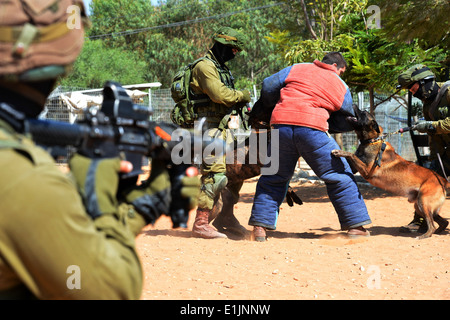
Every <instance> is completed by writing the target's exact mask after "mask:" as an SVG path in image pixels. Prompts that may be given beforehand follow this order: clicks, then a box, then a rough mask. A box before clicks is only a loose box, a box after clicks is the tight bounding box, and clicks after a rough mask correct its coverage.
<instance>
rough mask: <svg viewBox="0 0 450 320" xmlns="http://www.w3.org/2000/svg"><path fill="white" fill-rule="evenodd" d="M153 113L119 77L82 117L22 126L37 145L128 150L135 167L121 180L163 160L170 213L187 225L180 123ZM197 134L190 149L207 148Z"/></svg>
mask: <svg viewBox="0 0 450 320" xmlns="http://www.w3.org/2000/svg"><path fill="white" fill-rule="evenodd" d="M152 113H153V111H152V110H151V109H150V108H147V107H144V106H140V105H136V104H133V101H132V100H131V98H130V97H129V96H128V94H127V93H126V91H125V89H124V88H123V87H122V86H121V85H120V84H119V83H116V82H111V81H109V82H107V83H106V84H105V86H104V88H103V103H102V106H101V108H100V109H94V108H90V109H87V110H85V112H84V117H83V119H82V120H80V121H77V123H74V124H69V123H65V122H59V121H51V120H38V119H25V120H24V132H25V133H30V134H31V135H32V137H33V140H34V141H35V142H36V143H37V144H39V145H42V146H46V147H51V148H53V147H55V146H56V147H57V146H60V147H67V146H73V147H74V148H75V149H76V150H77V152H78V153H80V154H82V155H84V156H87V157H90V158H93V159H99V158H111V157H117V156H119V155H121V156H122V157H123V156H125V160H127V161H129V162H131V163H132V165H133V170H132V171H131V172H129V173H124V174H121V177H120V178H121V182H122V181H132V182H134V183H135V182H136V180H137V176H138V175H139V174H141V173H142V171H141V167H142V163H143V159H144V157H150V158H152V159H158V160H163V161H164V162H165V163H166V164H167V167H168V170H169V175H170V180H171V195H172V201H171V207H170V212H169V213H166V214H168V215H170V217H171V219H172V223H173V227H174V228H176V227H179V226H181V227H184V228H186V227H187V224H186V223H187V220H188V218H189V209H188V208H189V207H188V203H187V199H184V198H181V197H180V191H181V187H182V184H181V179H182V178H183V177H184V176H185V175H186V174H187V172H188V174H189V172H191V171H192V170H188V171H186V170H187V169H188V168H189V167H190V165H189V164H178V165H175V164H173V162H172V160H171V152H172V149H173V148H174V147H175V146H176V145H177V144H178V143H179V142H178V141H172V133H173V132H174V131H175V130H176V129H178V127H177V126H175V125H173V124H169V123H157V122H153V121H150V120H149V116H150V115H151V114H152ZM183 130H185V129H183ZM196 139H201V136H200V137H197V136H195V135H194V136H192V138H191V146H192V149H194V148H193V146H194V145H196V146H198V145H201V146H202V148H201V149H202V150H203V146H204V144H203V142H200V141H195V140H196ZM209 143H219V141H217V140H213V141H211V142H209ZM220 143H221V144H222V142H220ZM196 149H198V148H196ZM128 183H129V182H128Z"/></svg>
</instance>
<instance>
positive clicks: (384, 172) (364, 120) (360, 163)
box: [332, 105, 450, 239]
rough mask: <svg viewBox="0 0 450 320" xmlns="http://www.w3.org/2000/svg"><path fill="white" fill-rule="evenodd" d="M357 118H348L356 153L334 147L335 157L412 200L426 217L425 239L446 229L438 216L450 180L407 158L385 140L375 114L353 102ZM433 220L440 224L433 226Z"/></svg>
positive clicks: (370, 181) (387, 189)
mask: <svg viewBox="0 0 450 320" xmlns="http://www.w3.org/2000/svg"><path fill="white" fill-rule="evenodd" d="M353 109H354V111H355V115H356V117H348V118H347V121H349V122H350V123H351V124H352V126H353V128H354V129H355V132H356V135H357V136H358V139H359V141H360V145H359V147H358V149H357V150H356V152H355V153H354V154H353V153H350V152H346V151H342V150H333V151H332V154H333V155H334V156H336V157H344V158H346V159H347V160H348V162H349V164H350V166H351V167H352V169H353V171H354V173H356V171H357V172H359V173H360V174H361V176H362V177H363V178H364V179H365V180H367V182H369V183H370V184H372V185H374V186H376V187H378V188H381V189H383V190H386V191H389V192H392V193H393V194H396V195H400V196H404V197H407V198H408V201H409V202H411V203H414V208H415V210H416V212H417V213H418V214H419V215H420V216H421V217H423V218H424V219H425V221H426V223H427V226H428V231H427V232H426V233H424V234H423V235H421V236H420V237H418V238H419V239H424V238H428V237H431V235H432V234H433V233H440V232H442V231H444V230H445V228H446V227H447V225H448V221H447V220H445V219H444V218H442V217H441V216H440V215H439V211H440V209H441V208H442V206H443V204H444V202H445V199H446V189H447V188H448V187H450V183H448V181H447V180H445V179H444V178H443V177H441V176H440V175H438V174H437V173H436V172H434V171H432V170H430V169H427V168H424V167H421V166H419V165H417V164H415V163H413V162H410V161H407V160H405V159H403V158H402V157H401V156H399V155H398V154H397V153H396V152H395V150H394V148H393V147H392V145H391V144H390V143H389V142H386V141H385V140H384V137H385V136H384V135H383V133H382V128H381V127H380V126H379V125H378V124H377V122H376V121H375V117H374V116H373V115H371V114H370V113H369V112H367V111H361V110H359V109H358V107H357V106H356V105H353ZM433 220H434V221H436V223H437V224H438V225H439V227H438V228H437V229H436V227H435V226H434V223H433Z"/></svg>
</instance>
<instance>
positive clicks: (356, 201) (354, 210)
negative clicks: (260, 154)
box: [249, 125, 371, 230]
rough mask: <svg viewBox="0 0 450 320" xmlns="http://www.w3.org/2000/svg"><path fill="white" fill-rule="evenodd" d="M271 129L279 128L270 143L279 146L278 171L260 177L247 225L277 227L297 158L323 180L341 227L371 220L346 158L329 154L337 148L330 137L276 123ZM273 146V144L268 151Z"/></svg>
mask: <svg viewBox="0 0 450 320" xmlns="http://www.w3.org/2000/svg"><path fill="white" fill-rule="evenodd" d="M274 128H275V129H278V130H279V141H271V142H270V143H271V144H274V143H275V144H278V146H279V159H278V160H279V167H278V172H277V173H276V174H274V175H261V177H260V178H259V180H258V184H257V186H256V192H255V197H254V201H253V207H252V213H251V216H250V220H249V225H252V226H261V227H265V228H267V229H270V230H275V229H276V225H277V218H278V213H279V207H280V205H281V203H282V202H283V200H284V198H285V197H286V192H287V188H288V185H289V181H290V179H291V178H292V175H293V173H294V170H295V166H296V163H297V161H298V158H299V157H302V158H303V159H304V160H305V161H306V163H307V164H308V165H309V166H310V167H311V169H312V170H313V171H314V173H315V174H316V175H317V176H318V177H319V178H320V179H321V180H323V181H324V182H325V184H326V188H327V193H328V197H329V198H330V201H331V202H332V204H333V206H334V209H335V210H336V213H337V215H338V218H339V223H340V225H341V229H342V230H348V229H350V228H355V227H358V226H363V225H366V224H370V223H371V220H370V217H369V214H368V212H367V208H366V205H365V203H364V199H363V197H362V195H361V193H360V192H359V189H358V186H357V184H356V181H355V178H354V176H353V173H352V171H351V169H350V166H349V164H348V162H347V160H346V159H345V158H336V157H334V156H332V155H331V150H333V149H339V145H338V144H337V143H336V141H335V140H334V139H333V138H332V137H330V136H329V135H328V134H327V133H325V132H322V131H320V130H315V129H311V128H307V127H299V126H292V125H275V126H274ZM273 147H276V146H271V147H269V148H268V150H272V148H273ZM272 165H273V164H272Z"/></svg>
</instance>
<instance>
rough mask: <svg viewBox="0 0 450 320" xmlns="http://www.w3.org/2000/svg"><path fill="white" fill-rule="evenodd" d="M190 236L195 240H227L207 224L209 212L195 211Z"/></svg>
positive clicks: (205, 210)
mask: <svg viewBox="0 0 450 320" xmlns="http://www.w3.org/2000/svg"><path fill="white" fill-rule="evenodd" d="M192 235H193V236H194V237H197V238H204V239H217V238H227V236H226V235H225V234H223V233H220V232H218V231H217V230H216V229H214V228H213V227H212V226H210V224H209V210H207V209H200V208H198V209H197V215H196V216H195V220H194V226H193V227H192Z"/></svg>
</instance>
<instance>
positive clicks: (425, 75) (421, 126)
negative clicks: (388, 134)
mask: <svg viewBox="0 0 450 320" xmlns="http://www.w3.org/2000/svg"><path fill="white" fill-rule="evenodd" d="M398 83H399V85H398V86H397V88H404V89H408V90H409V91H411V93H412V94H413V96H414V97H416V98H418V99H420V100H422V103H423V116H424V118H425V120H424V121H420V122H418V123H416V124H415V125H414V126H413V128H412V129H413V130H417V131H419V132H423V133H427V134H428V136H429V146H430V169H432V170H434V171H436V172H437V173H438V174H440V175H441V176H444V177H448V175H449V174H450V112H449V110H450V89H449V88H450V81H447V82H436V76H435V75H434V73H433V72H432V71H431V70H430V69H429V68H428V67H426V66H425V65H423V64H417V65H414V66H412V67H411V68H409V69H408V70H406V71H405V72H403V73H402V74H400V75H399V77H398ZM441 163H442V165H441ZM400 231H401V232H406V233H408V232H420V233H423V232H426V231H427V224H426V223H424V219H423V218H421V217H420V216H419V215H418V214H416V213H415V214H414V219H413V221H411V222H410V223H409V224H408V225H406V226H403V227H401V228H400Z"/></svg>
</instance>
